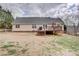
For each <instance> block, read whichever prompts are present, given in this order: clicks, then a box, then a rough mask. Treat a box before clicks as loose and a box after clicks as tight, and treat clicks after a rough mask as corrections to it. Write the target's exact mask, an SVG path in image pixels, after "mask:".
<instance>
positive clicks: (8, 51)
mask: <svg viewBox="0 0 79 59" xmlns="http://www.w3.org/2000/svg"><path fill="white" fill-rule="evenodd" d="M0 55H3V56H5V55H6V56H7V55H9V56H10V55H12V56H75V55H76V56H79V37H76V36H72V35H67V34H62V35H45V36H37V35H36V33H32V32H30V33H29V32H0Z"/></svg>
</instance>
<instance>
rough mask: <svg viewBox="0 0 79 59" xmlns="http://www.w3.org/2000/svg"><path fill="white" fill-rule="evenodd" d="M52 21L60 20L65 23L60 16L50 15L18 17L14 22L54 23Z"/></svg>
mask: <svg viewBox="0 0 79 59" xmlns="http://www.w3.org/2000/svg"><path fill="white" fill-rule="evenodd" d="M52 22H59V23H61V24H63V21H62V20H61V19H60V18H50V17H17V18H16V19H15V20H14V24H52Z"/></svg>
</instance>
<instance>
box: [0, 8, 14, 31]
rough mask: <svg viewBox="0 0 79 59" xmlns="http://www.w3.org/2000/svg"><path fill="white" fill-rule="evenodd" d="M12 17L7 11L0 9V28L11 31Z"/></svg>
mask: <svg viewBox="0 0 79 59" xmlns="http://www.w3.org/2000/svg"><path fill="white" fill-rule="evenodd" d="M12 21H13V16H12V14H11V12H10V11H9V10H4V9H2V7H0V28H3V29H11V28H12Z"/></svg>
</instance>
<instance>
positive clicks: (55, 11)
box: [0, 3, 79, 24]
mask: <svg viewBox="0 0 79 59" xmlns="http://www.w3.org/2000/svg"><path fill="white" fill-rule="evenodd" d="M0 5H1V6H2V8H3V9H5V10H9V11H10V12H11V13H12V15H13V17H14V18H16V17H60V18H62V20H63V21H65V22H67V21H68V22H69V23H70V22H72V23H73V22H75V23H76V24H77V23H78V19H79V4H78V3H0ZM70 16H73V17H70ZM74 16H76V17H74ZM67 18H68V19H70V20H66V19H67ZM68 22H67V23H68Z"/></svg>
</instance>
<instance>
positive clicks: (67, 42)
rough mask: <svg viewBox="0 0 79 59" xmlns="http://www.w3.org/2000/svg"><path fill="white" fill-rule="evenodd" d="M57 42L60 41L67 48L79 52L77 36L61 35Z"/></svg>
mask: <svg viewBox="0 0 79 59" xmlns="http://www.w3.org/2000/svg"><path fill="white" fill-rule="evenodd" d="M56 43H58V44H59V45H61V46H62V47H63V48H65V49H69V50H72V51H73V52H76V54H79V38H77V37H73V36H64V37H60V38H59V39H58V40H56Z"/></svg>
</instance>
